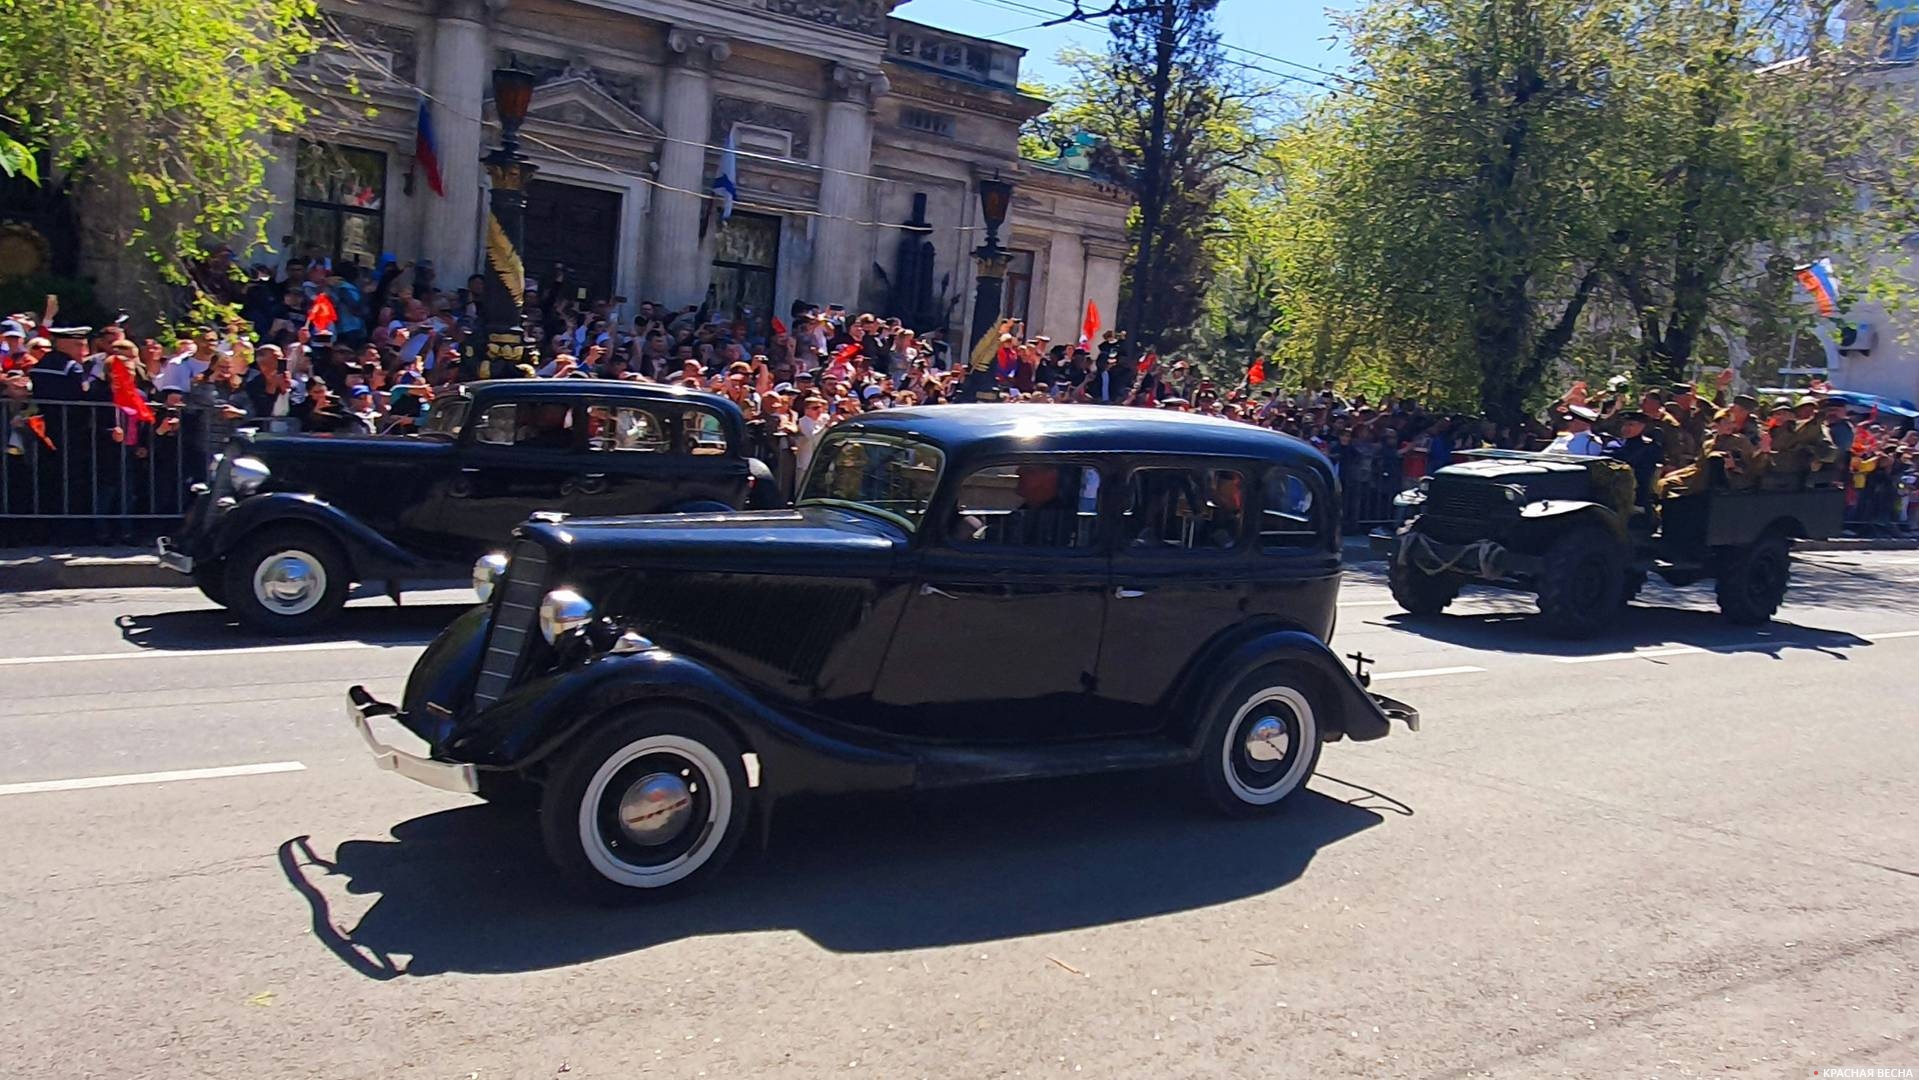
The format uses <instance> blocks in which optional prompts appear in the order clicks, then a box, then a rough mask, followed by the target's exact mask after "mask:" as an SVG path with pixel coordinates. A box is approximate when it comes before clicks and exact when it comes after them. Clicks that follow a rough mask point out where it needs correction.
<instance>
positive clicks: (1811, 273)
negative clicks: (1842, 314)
mask: <svg viewBox="0 0 1919 1080" xmlns="http://www.w3.org/2000/svg"><path fill="white" fill-rule="evenodd" d="M1792 271H1793V273H1794V275H1796V276H1797V277H1798V278H1799V284H1800V285H1801V286H1802V287H1803V288H1804V289H1805V290H1806V291H1807V292H1809V293H1811V294H1812V302H1813V306H1814V307H1817V308H1818V309H1819V314H1821V315H1824V316H1825V317H1826V318H1828V319H1830V318H1832V317H1833V316H1834V315H1837V314H1839V279H1838V278H1837V277H1836V276H1835V275H1834V274H1833V272H1832V260H1831V259H1820V260H1818V261H1816V262H1809V263H1805V264H1803V265H1801V266H1795V267H1793V268H1792Z"/></svg>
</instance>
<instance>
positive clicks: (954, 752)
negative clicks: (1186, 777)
mask: <svg viewBox="0 0 1919 1080" xmlns="http://www.w3.org/2000/svg"><path fill="white" fill-rule="evenodd" d="M914 757H915V758H916V760H917V762H918V768H917V769H916V770H915V778H914V786H915V787H919V788H948V787H963V786H965V785H968V784H990V783H997V782H1004V781H1012V780H1041V779H1045V778H1048V777H1056V776H1085V775H1089V774H1092V773H1108V772H1131V771H1134V770H1139V769H1163V768H1167V767H1169V766H1174V765H1185V764H1187V763H1189V762H1191V761H1192V760H1193V751H1192V749H1191V748H1190V747H1187V746H1184V745H1182V744H1180V743H1175V742H1170V741H1168V740H1166V739H1151V738H1149V739H1108V740H1101V741H1098V742H1076V743H1061V744H1059V745H1057V746H1042V747H1031V746H1007V747H993V746H987V747H980V746H968V747H924V748H915V750H914Z"/></svg>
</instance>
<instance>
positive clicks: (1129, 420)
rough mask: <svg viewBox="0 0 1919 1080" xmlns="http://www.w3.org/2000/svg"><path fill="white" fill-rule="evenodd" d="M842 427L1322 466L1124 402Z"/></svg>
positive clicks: (997, 448) (1037, 447) (920, 410)
mask: <svg viewBox="0 0 1919 1080" xmlns="http://www.w3.org/2000/svg"><path fill="white" fill-rule="evenodd" d="M838 430H847V431H865V432H873V433H875V434H885V435H895V436H916V437H919V438H922V439H926V440H928V441H930V442H933V443H937V444H938V445H939V446H940V447H941V448H942V449H945V450H947V451H948V452H962V453H964V454H966V455H967V456H969V457H970V456H989V455H996V454H1010V453H1023V452H1034V451H1037V452H1041V453H1116V452H1124V453H1159V454H1220V455H1232V456H1236V457H1251V458H1264V459H1267V460H1272V461H1286V462H1294V463H1299V462H1308V463H1323V462H1324V461H1325V458H1324V456H1323V455H1321V454H1320V453H1319V451H1317V450H1314V449H1313V448H1312V447H1311V446H1310V445H1308V444H1307V443H1304V442H1301V441H1300V440H1298V439H1295V438H1293V437H1292V436H1290V435H1281V434H1280V433H1279V432H1277V431H1273V430H1271V429H1269V428H1262V427H1255V426H1253V425H1252V424H1245V423H1240V422H1238V421H1235V420H1226V419H1222V418H1220V417H1213V416H1198V415H1194V414H1191V413H1180V412H1172V411H1170V410H1166V409H1142V408H1138V407H1133V406H1121V405H1017V404H1008V405H984V404H982V405H928V406H920V407H916V408H908V409H887V410H885V411H882V412H879V413H868V414H865V415H863V416H861V417H860V418H859V419H857V420H852V421H848V422H845V423H842V424H840V425H838Z"/></svg>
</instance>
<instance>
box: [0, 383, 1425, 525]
mask: <svg viewBox="0 0 1919 1080" xmlns="http://www.w3.org/2000/svg"><path fill="white" fill-rule="evenodd" d="M153 411H154V414H155V419H156V423H155V424H146V423H142V422H138V421H136V420H134V419H133V418H132V417H130V416H128V415H126V414H125V413H123V412H122V411H121V410H120V409H119V408H118V406H115V405H114V404H112V403H111V402H99V401H39V400H31V399H29V400H25V401H0V433H3V434H4V438H5V440H6V456H5V464H4V467H3V468H0V521H14V522H18V521H49V522H59V521H90V522H119V523H125V524H132V523H135V522H140V523H162V522H168V521H171V520H174V519H177V518H179V517H180V516H181V515H183V514H184V513H186V509H187V504H188V502H189V500H190V497H189V495H188V493H187V489H188V487H189V486H191V485H192V484H195V483H199V482H202V481H204V480H206V479H207V477H208V476H209V475H210V473H211V469H210V465H211V462H212V458H213V455H214V454H216V453H218V452H219V450H220V449H221V448H222V447H224V446H225V445H226V441H227V438H228V437H229V436H230V435H231V434H232V433H233V432H234V431H235V430H236V429H238V428H240V427H242V426H244V427H248V428H254V429H257V430H262V431H289V432H291V431H297V430H298V422H297V421H296V420H293V419H291V418H287V417H280V418H270V419H262V418H259V417H248V418H245V419H242V420H235V419H231V418H228V417H226V416H225V415H224V414H223V413H222V412H221V410H220V409H219V408H218V407H217V406H203V405H197V404H188V405H184V406H179V407H173V408H168V407H162V406H154V407H153ZM30 418H37V423H31V424H30V423H29V420H30ZM115 430H119V431H120V432H122V436H121V438H119V439H117V440H116V439H115V438H114V437H113V432H114V431H115ZM794 442H795V438H794V436H791V435H766V434H764V432H763V431H761V430H758V425H755V430H754V431H753V434H752V438H751V442H750V448H749V451H748V452H749V453H751V454H753V456H755V457H758V458H759V459H760V460H762V461H764V462H766V463H767V464H768V465H769V466H771V468H772V470H773V474H774V479H775V484H776V485H777V487H778V490H779V493H780V496H781V499H782V501H786V502H790V501H791V500H792V498H793V495H794V490H793V489H794V486H795V483H796V477H795V476H794V466H795V461H796V458H795V455H794V454H793V452H792V448H793V445H794ZM1405 486H1410V485H1400V484H1398V483H1396V482H1395V480H1394V479H1393V478H1389V477H1387V476H1377V477H1368V478H1366V479H1365V480H1364V481H1363V482H1359V483H1353V482H1351V481H1350V480H1344V479H1343V482H1342V492H1341V498H1342V506H1341V507H1340V509H1341V518H1342V520H1344V521H1345V522H1346V528H1347V531H1349V532H1354V533H1363V532H1366V531H1367V530H1369V529H1371V528H1373V527H1375V526H1378V525H1389V524H1392V523H1393V522H1394V520H1395V514H1394V512H1393V497H1394V496H1395V495H1397V494H1399V492H1400V491H1401V490H1403V489H1404V487H1405ZM0 539H3V538H0Z"/></svg>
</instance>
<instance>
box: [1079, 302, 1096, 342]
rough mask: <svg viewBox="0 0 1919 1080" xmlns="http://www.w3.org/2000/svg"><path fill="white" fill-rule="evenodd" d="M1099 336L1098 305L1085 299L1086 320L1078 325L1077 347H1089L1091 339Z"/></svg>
mask: <svg viewBox="0 0 1919 1080" xmlns="http://www.w3.org/2000/svg"><path fill="white" fill-rule="evenodd" d="M1098 336H1099V305H1098V304H1095V303H1093V302H1092V301H1091V300H1088V301H1086V321H1085V322H1083V323H1081V324H1080V326H1079V347H1080V348H1082V349H1091V348H1092V347H1093V339H1094V338H1096V337H1098Z"/></svg>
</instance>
